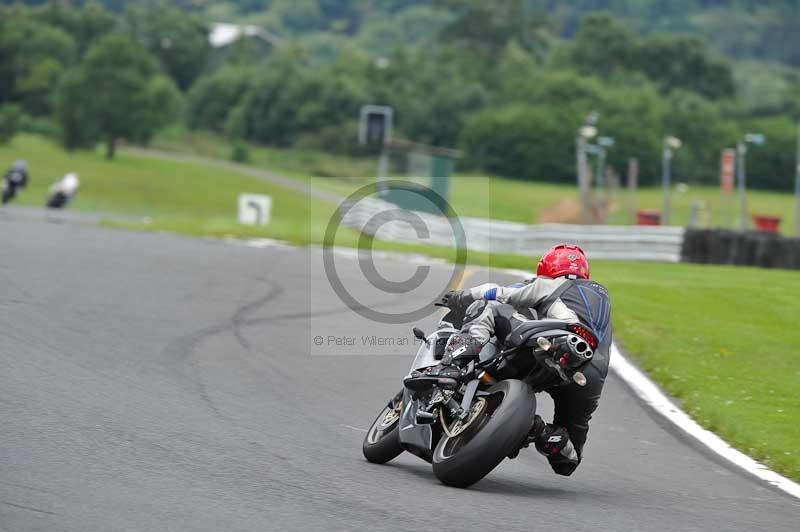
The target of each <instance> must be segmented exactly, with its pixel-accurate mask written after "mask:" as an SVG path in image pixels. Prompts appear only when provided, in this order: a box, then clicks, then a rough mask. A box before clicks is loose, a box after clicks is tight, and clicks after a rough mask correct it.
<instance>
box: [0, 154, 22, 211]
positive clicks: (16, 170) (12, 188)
mask: <svg viewBox="0 0 800 532" xmlns="http://www.w3.org/2000/svg"><path fill="white" fill-rule="evenodd" d="M27 184H28V163H26V162H25V161H23V160H19V161H16V162H15V163H14V166H12V167H11V168H10V169H9V170H8V171H7V172H6V174H5V175H4V176H3V205H5V204H6V203H8V202H9V201H11V200H12V199H13V198H14V196H16V195H17V189H18V188H25V185H27Z"/></svg>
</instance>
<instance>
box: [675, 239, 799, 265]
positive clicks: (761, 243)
mask: <svg viewBox="0 0 800 532" xmlns="http://www.w3.org/2000/svg"><path fill="white" fill-rule="evenodd" d="M681 258H682V260H683V261H685V262H697V263H703V264H735V265H739V266H760V267H762V268H786V269H800V239H798V238H784V237H781V236H780V235H777V234H774V233H765V232H754V231H753V232H747V233H740V232H735V231H728V230H724V229H687V230H686V235H685V237H684V241H683V249H682V251H681Z"/></svg>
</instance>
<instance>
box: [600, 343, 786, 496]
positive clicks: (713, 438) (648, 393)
mask: <svg viewBox="0 0 800 532" xmlns="http://www.w3.org/2000/svg"><path fill="white" fill-rule="evenodd" d="M611 369H613V370H614V372H615V373H616V374H617V375H619V376H620V377H621V378H622V380H624V381H625V382H626V383H627V384H628V386H630V387H631V389H632V390H633V391H634V393H635V394H636V395H637V396H639V398H640V399H641V400H643V401H644V402H645V403H647V404H648V405H649V406H650V407H651V408H653V409H654V410H655V411H656V412H658V413H659V414H661V415H662V416H664V417H665V418H667V419H668V420H669V421H670V422H672V423H673V424H674V425H675V426H677V427H678V428H679V429H681V430H682V431H683V432H685V433H686V434H689V435H690V436H692V437H693V438H695V439H696V440H698V441H699V442H700V443H702V444H703V445H705V446H706V447H708V448H709V449H711V450H712V451H714V452H715V453H716V454H718V455H719V456H721V457H723V458H725V459H726V460H728V461H730V462H731V463H733V464H735V465H737V466H739V467H740V468H742V469H744V470H745V471H747V472H748V473H750V474H752V475H755V476H756V477H758V478H760V479H761V480H764V481H766V482H768V483H770V484H772V485H773V486H775V487H776V488H778V489H781V490H783V491H785V492H786V493H788V494H789V495H792V496H793V497H797V498H798V499H800V484H797V483H796V482H794V481H792V480H790V479H788V478H786V477H784V476H782V475H779V474H778V473H776V472H774V471H772V470H770V469H769V468H768V467H767V466H765V465H764V464H761V463H759V462H756V461H755V460H753V459H752V458H750V457H749V456H747V455H746V454H744V453H742V452H741V451H737V450H736V449H734V448H733V447H731V446H730V445H728V444H727V443H726V442H725V441H723V440H722V438H720V437H719V436H717V435H716V434H714V433H713V432H710V431H708V430H706V429H704V428H703V427H701V426H700V425H698V424H697V422H696V421H695V420H693V419H692V418H690V417H689V415H688V414H686V412H684V411H683V410H681V409H680V408H678V406H677V405H675V403H673V402H672V401H671V400H670V399H669V398H668V397H667V396H666V394H665V393H664V392H662V391H661V390H660V389H659V388H658V386H656V384H655V383H654V382H653V381H651V380H650V378H649V377H647V376H646V375H645V374H644V373H642V371H641V370H640V369H639V368H637V367H636V366H634V365H633V364H631V362H630V361H629V360H628V359H627V358H625V357H624V356H623V355H622V353H621V352H620V350H619V349H618V348H617V346H616V345H612V346H611Z"/></svg>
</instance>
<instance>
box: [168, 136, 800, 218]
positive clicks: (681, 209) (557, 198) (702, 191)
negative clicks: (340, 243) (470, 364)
mask: <svg viewBox="0 0 800 532" xmlns="http://www.w3.org/2000/svg"><path fill="white" fill-rule="evenodd" d="M154 147H155V148H158V149H164V150H170V151H176V152H188V153H193V154H199V155H205V156H212V157H216V158H220V159H227V158H228V157H229V156H230V153H231V149H232V146H231V145H230V143H228V142H227V141H226V140H225V139H224V138H222V137H220V136H218V135H214V134H211V133H207V132H187V131H185V130H183V129H180V128H177V129H173V130H170V131H167V132H164V133H162V134H161V135H159V136H158V137H157V138H156V139H155V141H154ZM248 149H249V153H250V156H251V163H250V164H252V165H253V166H257V167H261V168H264V169H268V170H271V171H279V172H281V173H282V174H284V175H286V176H287V177H294V178H297V179H303V180H306V181H308V182H309V183H310V184H312V185H313V186H315V187H318V188H322V189H326V190H330V191H333V192H336V193H338V194H341V195H345V196H346V195H348V194H350V193H352V192H353V191H355V190H356V189H357V188H359V187H361V186H364V185H366V184H368V183H371V182H372V181H373V179H374V178H373V177H372V176H374V175H375V173H376V172H377V161H376V160H375V159H374V158H373V159H370V158H352V157H342V156H334V155H330V154H324V153H320V152H313V151H304V150H295V149H291V150H277V149H274V148H267V147H263V146H257V145H252V144H251V145H248ZM332 176H340V177H332ZM677 181H679V179H677V180H676V182H677ZM577 200H578V197H577V191H576V189H575V187H574V186H571V185H559V184H548V183H536V182H529V181H519V180H514V179H506V178H499V177H486V176H473V175H456V176H455V177H454V179H453V182H452V190H451V198H450V202H451V204H452V206H453V209H454V210H455V211H456V212H457V213H458V214H459V215H461V216H476V217H490V218H498V219H503V220H509V221H513V222H521V223H531V224H535V223H541V222H543V221H553V217H554V216H555V217H556V218H558V217H559V216H565V217H566V218H570V217H571V218H572V221H577V216H578V211H577V210H576V209H577V205H578V204H577ZM747 200H748V208H749V211H750V213H751V214H768V215H776V216H781V217H782V218H783V221H782V223H781V230H782V232H783V233H784V234H790V233H791V232H792V231H793V229H794V199H793V197H792V195H791V194H782V193H775V192H767V191H760V190H750V191H748V195H747ZM670 201H671V205H672V216H671V223H673V224H675V225H686V224H688V222H689V219H690V212H691V206H692V203H694V202H699V203H700V204H701V205H702V206H703V208H704V209H705V212H706V214H705V218H704V220H705V221H706V222H707V223H708V224H710V225H712V226H714V227H734V226H735V227H738V226H736V225H735V224H736V221H737V219H738V212H739V211H738V209H739V203H738V197H737V196H735V195H733V196H728V197H723V196H722V195H721V194H720V190H719V188H718V187H714V186H690V187H689V188H688V190H687V191H685V192H680V191H679V190H678V189H677V187H675V188H674V189H673V191H672V194H671V197H670ZM611 202H612V211H611V213H610V216H609V223H611V224H622V225H624V224H630V223H633V220H634V215H633V211H634V210H635V209H649V210H658V211H660V210H661V208H662V202H663V194H662V190H661V188H640V189H639V190H638V191H637V193H636V195H635V197H634V198H631V196H630V195H629V193H628V192H627V190H620V191H618V193H617V194H616V197H614V198H612V199H611Z"/></svg>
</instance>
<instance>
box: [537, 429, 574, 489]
mask: <svg viewBox="0 0 800 532" xmlns="http://www.w3.org/2000/svg"><path fill="white" fill-rule="evenodd" d="M535 444H536V450H537V451H539V452H540V453H542V454H543V455H545V456H546V457H547V461H548V462H550V467H552V468H553V471H555V473H556V474H558V475H564V476H567V477H568V476H570V475H571V474H572V473H573V472H575V469H577V468H578V464H580V462H581V457H580V455H579V454H578V452H577V451H576V450H575V446H573V445H572V442H571V441H570V439H569V433H568V432H567V429H565V428H564V427H556V426H554V425H547V426H546V427H545V428H544V430H542V431H541V433H540V434H539V435H538V436H537V437H536V441H535Z"/></svg>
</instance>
